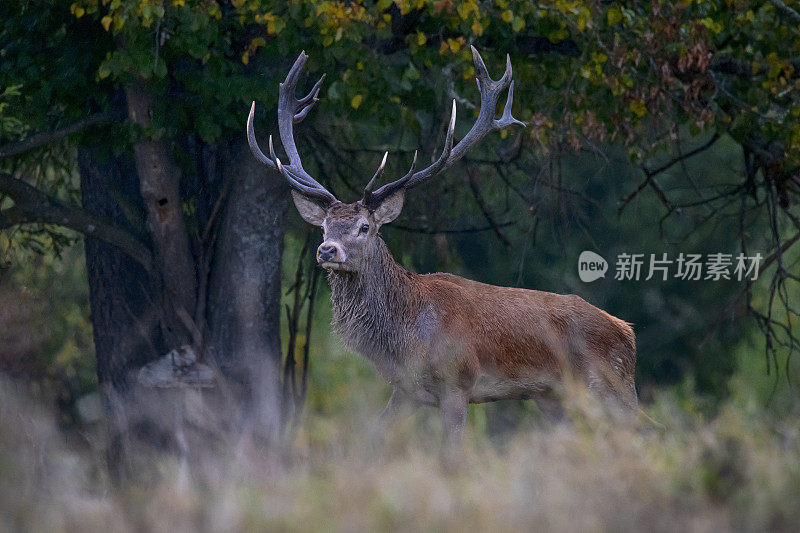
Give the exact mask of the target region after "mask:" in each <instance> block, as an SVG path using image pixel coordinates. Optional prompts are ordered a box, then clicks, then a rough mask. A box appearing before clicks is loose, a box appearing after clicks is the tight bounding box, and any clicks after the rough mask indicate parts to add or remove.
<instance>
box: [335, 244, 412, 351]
mask: <svg viewBox="0 0 800 533" xmlns="http://www.w3.org/2000/svg"><path fill="white" fill-rule="evenodd" d="M366 255H367V256H366V257H365V261H364V265H365V266H364V268H362V269H361V270H359V271H357V272H342V271H335V270H332V271H330V272H329V273H328V280H329V281H330V285H331V301H332V302H333V326H334V328H335V329H336V330H337V332H338V333H339V334H340V335H341V336H342V337H343V339H344V340H345V342H346V343H347V345H348V346H350V347H351V348H352V349H354V350H355V351H358V352H361V353H362V354H364V355H366V356H367V357H370V358H379V357H384V358H385V357H389V358H391V357H392V356H393V355H394V354H396V353H398V352H399V351H400V350H402V348H403V343H404V342H405V335H404V331H405V330H406V329H407V328H408V327H409V321H413V320H414V318H415V317H416V311H418V308H419V295H418V294H415V290H414V287H413V286H412V285H413V278H414V277H415V276H416V274H414V273H413V272H409V271H408V270H406V269H405V268H403V267H402V266H400V265H398V264H397V263H396V262H395V260H394V258H393V257H392V254H391V253H390V252H389V249H388V248H387V247H386V244H385V243H384V242H383V240H382V239H380V238H376V239H375V240H374V243H373V244H372V245H371V246H370V248H369V249H368V250H367V254H366Z"/></svg>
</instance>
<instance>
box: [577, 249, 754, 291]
mask: <svg viewBox="0 0 800 533" xmlns="http://www.w3.org/2000/svg"><path fill="white" fill-rule="evenodd" d="M761 259H762V256H761V254H760V253H756V254H755V255H752V256H749V255H745V254H743V253H740V254H738V255H737V256H736V257H734V256H733V254H725V253H710V254H705V256H703V254H684V253H683V252H681V253H679V254H678V256H677V257H670V256H669V254H667V253H662V254H661V255H660V256H659V255H657V254H649V256H648V257H647V260H645V254H628V253H621V254H619V255H617V260H616V262H615V263H614V279H615V280H617V281H639V280H644V281H649V280H651V279H656V280H660V281H667V280H669V279H678V280H683V281H699V280H704V281H706V280H707V281H720V280H736V281H756V280H757V279H758V274H759V266H760V264H761ZM607 270H608V262H607V261H606V260H605V259H604V258H603V257H602V256H600V255H598V254H596V253H594V252H590V251H585V252H582V253H581V255H580V258H579V259H578V275H579V277H580V278H581V281H584V282H586V283H589V282H592V281H595V280H596V279H599V278H604V277H605V274H606V271H607ZM644 274H646V275H644Z"/></svg>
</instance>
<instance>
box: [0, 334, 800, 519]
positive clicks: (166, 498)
mask: <svg viewBox="0 0 800 533" xmlns="http://www.w3.org/2000/svg"><path fill="white" fill-rule="evenodd" d="M327 365H332V368H333V367H335V368H337V369H338V371H339V372H340V373H344V375H345V376H349V378H350V381H349V382H347V381H346V380H341V379H337V380H335V382H331V383H328V385H325V384H324V383H319V382H318V383H316V384H315V386H316V387H317V389H318V390H321V391H325V392H324V393H323V392H317V393H315V394H314V395H312V396H311V398H310V401H309V409H308V410H307V412H306V414H305V416H304V419H303V421H302V424H301V427H300V428H299V430H298V432H297V434H296V436H295V438H294V440H293V441H292V442H291V443H290V444H289V446H288V453H286V454H285V455H284V456H283V457H282V458H281V459H277V458H276V457H275V456H274V455H269V454H265V452H264V450H263V449H260V448H259V447H258V446H252V445H248V444H247V443H245V444H241V443H239V444H238V445H236V446H234V447H230V448H222V449H220V448H218V447H217V448H214V449H213V450H212V449H211V448H210V447H209V449H208V450H201V452H202V453H201V454H200V455H199V459H198V460H196V461H195V462H193V464H190V465H186V464H181V462H180V461H179V460H178V459H176V458H175V457H170V456H160V457H155V458H154V459H153V460H152V461H151V464H150V469H149V471H148V472H147V475H143V476H141V479H139V480H137V481H134V482H131V483H128V484H126V485H124V486H122V487H120V488H114V487H113V486H112V484H111V483H110V482H109V480H108V478H107V475H106V474H105V470H104V468H103V462H102V457H103V453H102V452H103V448H102V439H101V438H99V437H98V435H99V432H98V433H97V434H95V433H90V434H89V435H84V436H83V437H82V438H78V436H75V435H70V434H66V433H63V432H61V431H59V430H57V429H56V427H55V424H54V423H53V421H52V420H51V418H52V417H51V415H50V414H48V413H47V412H46V411H45V410H44V409H42V407H41V405H38V404H37V403H36V402H35V401H32V400H31V398H30V396H29V395H28V394H26V393H25V392H24V391H22V390H21V389H20V387H19V386H17V385H14V384H12V383H10V382H0V383H1V384H0V511H1V512H0V530H4V531H14V530H26V531H76V530H80V531H109V530H112V531H139V530H156V531H171V532H177V531H264V530H278V531H282V530H286V531H289V530H303V531H309V530H310V531H375V530H390V529H391V530H401V531H418V530H421V529H422V530H441V531H461V530H465V529H469V530H477V531H510V530H520V529H523V530H531V529H534V530H552V531H640V530H643V529H648V530H651V531H675V530H682V531H720V530H742V531H760V530H764V529H769V530H773V531H796V530H798V528H800V505H798V501H800V460H799V459H800V416H797V413H796V411H795V412H794V414H787V413H783V414H782V415H781V416H780V417H778V416H775V415H774V414H770V411H769V410H763V409H762V410H757V409H753V408H752V405H750V407H748V405H749V404H746V403H743V402H742V400H741V398H740V396H741V395H738V396H737V395H734V396H732V398H731V399H730V400H728V401H727V402H726V403H724V404H722V405H721V407H720V408H719V409H718V410H717V411H716V412H715V413H714V414H713V415H707V414H703V413H700V412H697V411H695V410H694V409H693V405H695V402H692V401H691V396H690V395H688V394H687V392H686V391H680V390H677V391H666V392H662V393H660V394H659V395H658V396H657V399H656V402H655V403H654V404H653V405H652V406H649V407H648V409H647V410H648V412H649V413H650V414H651V416H653V417H654V418H656V419H658V420H659V421H661V422H662V423H664V424H665V426H666V427H667V429H666V430H665V431H657V430H653V429H648V428H646V427H619V426H614V425H612V424H611V423H610V422H608V421H607V420H605V419H603V418H602V417H598V416H595V414H593V413H592V410H591V409H590V408H588V407H587V406H586V405H584V406H580V405H578V406H575V407H573V408H572V409H571V411H570V413H571V416H570V422H569V423H567V424H563V425H559V426H555V427H553V426H549V425H547V424H544V423H537V422H535V418H536V417H535V415H534V414H531V415H530V416H527V415H525V416H523V419H524V420H525V422H526V423H523V424H521V425H517V426H516V428H515V429H513V430H511V431H509V432H507V433H505V434H504V435H505V436H504V438H502V439H501V438H498V437H497V436H496V435H494V434H491V432H487V431H484V430H483V429H482V428H481V424H480V421H481V420H482V419H483V416H482V414H481V413H482V411H480V410H474V411H473V413H471V418H472V423H471V424H470V431H469V435H468V439H467V443H466V444H467V445H466V451H465V461H464V468H462V469H461V470H460V471H458V472H456V473H451V474H446V473H445V472H443V471H442V470H441V468H440V466H439V463H438V460H437V448H438V443H437V441H438V417H437V416H436V414H435V413H434V412H432V411H429V412H423V413H422V414H421V415H420V416H418V417H416V418H414V419H409V420H407V421H404V422H401V423H399V424H398V425H397V426H396V427H395V428H394V429H393V430H392V432H391V434H390V435H389V436H388V438H387V444H386V446H385V447H384V448H383V449H382V450H381V451H380V452H379V453H372V452H371V451H370V448H369V447H367V446H365V444H364V443H365V439H364V431H363V429H364V427H366V420H367V419H368V418H369V416H372V415H374V414H375V413H376V412H377V411H378V410H379V409H380V407H381V401H382V398H383V397H384V396H385V392H386V391H385V390H383V388H382V387H380V386H379V385H378V384H377V379H376V378H375V377H374V376H371V375H369V371H368V369H366V367H364V366H363V365H362V363H361V362H360V361H358V360H357V359H354V358H352V356H349V355H345V354H343V353H341V352H340V351H337V350H333V351H332V353H331V355H330V357H329V358H328V359H325V360H321V361H320V365H319V366H320V367H321V368H319V369H318V370H319V372H318V373H317V374H318V376H317V377H318V378H319V379H323V380H324V379H325V376H329V375H330V372H332V370H331V369H328V372H326V369H325V367H326V366H327ZM343 383H344V385H343ZM529 419H530V420H529Z"/></svg>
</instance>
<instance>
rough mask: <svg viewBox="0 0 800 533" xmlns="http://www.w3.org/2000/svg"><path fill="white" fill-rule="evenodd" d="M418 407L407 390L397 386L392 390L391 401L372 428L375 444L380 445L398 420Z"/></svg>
mask: <svg viewBox="0 0 800 533" xmlns="http://www.w3.org/2000/svg"><path fill="white" fill-rule="evenodd" d="M416 407H417V402H416V401H414V400H413V399H412V398H411V397H409V396H408V394H406V393H405V392H403V391H402V390H400V389H399V388H397V387H395V388H394V389H393V390H392V395H391V396H390V397H389V402H388V403H387V404H386V407H384V408H383V411H381V414H380V415H378V418H377V420H375V422H374V423H373V424H372V428H371V429H370V437H371V438H370V440H371V441H372V443H373V445H374V446H378V445H380V444H381V443H382V442H383V438H384V437H385V436H386V432H387V431H389V429H390V428H391V427H392V425H394V423H395V422H397V421H398V420H399V419H401V418H403V417H404V416H406V415H410V414H411V413H413V412H414V409H415V408H416Z"/></svg>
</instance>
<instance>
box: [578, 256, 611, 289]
mask: <svg viewBox="0 0 800 533" xmlns="http://www.w3.org/2000/svg"><path fill="white" fill-rule="evenodd" d="M607 271H608V262H607V261H606V260H605V259H603V257H602V256H600V255H598V254H596V253H594V252H590V251H588V250H586V251H584V252H581V255H580V257H578V277H580V278H581V281H582V282H584V283H590V282H592V281H594V280H596V279H599V278H604V277H606V272H607Z"/></svg>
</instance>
